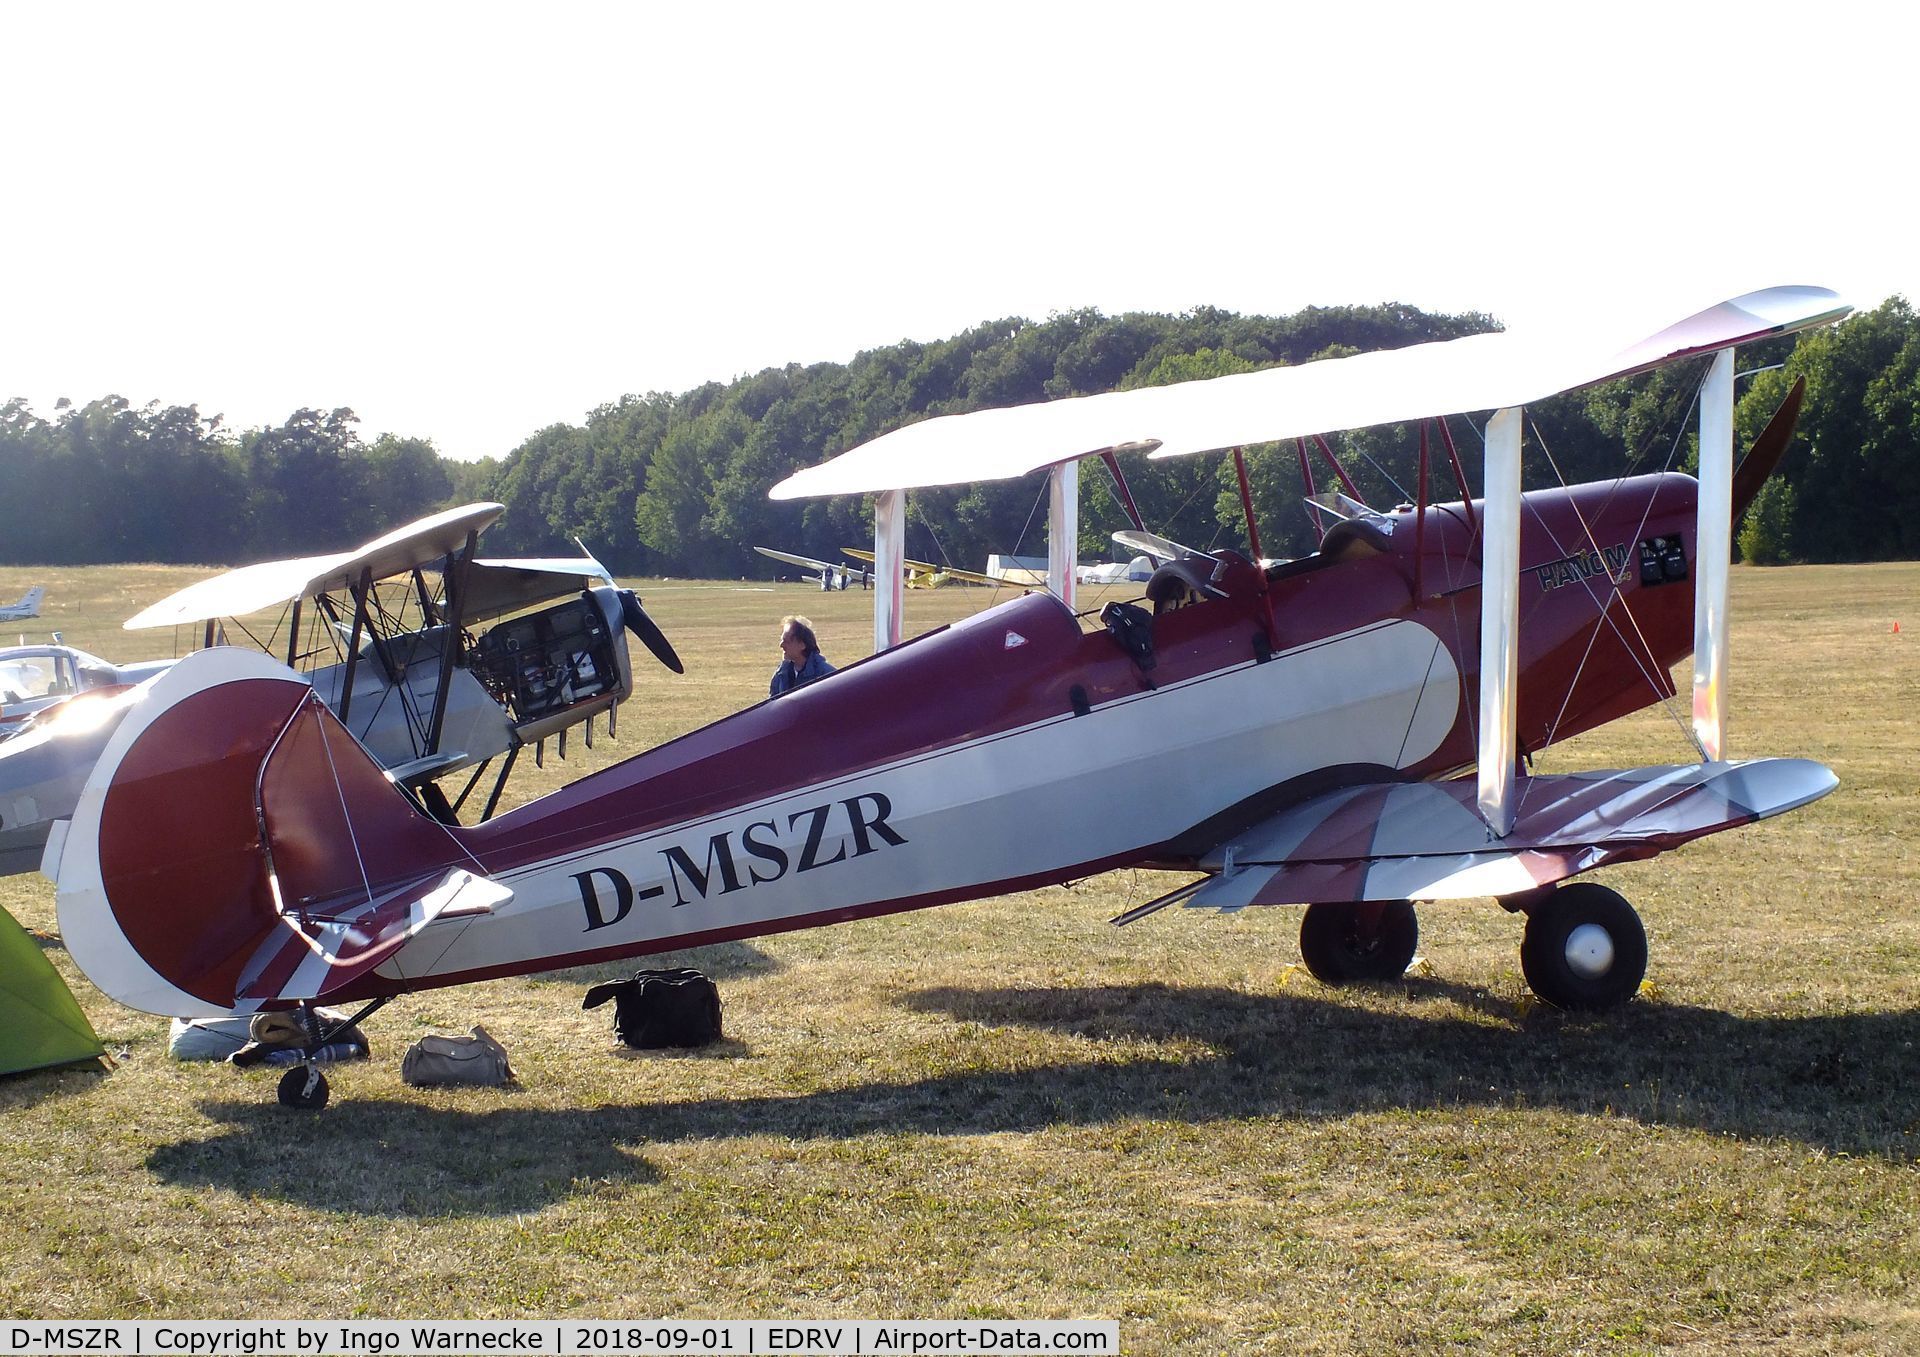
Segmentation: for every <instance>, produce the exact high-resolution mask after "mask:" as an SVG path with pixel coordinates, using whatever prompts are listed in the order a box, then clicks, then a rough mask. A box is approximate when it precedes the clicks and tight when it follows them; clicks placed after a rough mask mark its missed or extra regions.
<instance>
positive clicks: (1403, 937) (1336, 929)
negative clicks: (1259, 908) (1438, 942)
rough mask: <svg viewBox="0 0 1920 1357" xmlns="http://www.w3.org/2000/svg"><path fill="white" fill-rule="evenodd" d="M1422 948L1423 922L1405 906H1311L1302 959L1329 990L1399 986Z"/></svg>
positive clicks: (1393, 902)
mask: <svg viewBox="0 0 1920 1357" xmlns="http://www.w3.org/2000/svg"><path fill="white" fill-rule="evenodd" d="M1419 945H1420V920H1419V918H1418V916H1416V915H1415V914H1414V912H1413V906H1412V905H1410V904H1408V903H1407V902H1406V901H1405V900H1362V901H1359V902H1357V903H1354V904H1318V905H1309V906H1307V913H1306V917H1305V918H1303V919H1301V920H1300V957H1301V959H1302V960H1303V961H1305V962H1306V963H1307V969H1308V970H1309V971H1311V972H1313V978H1314V979H1316V980H1318V981H1320V982H1321V983H1322V984H1324V985H1345V984H1351V983H1353V982H1354V981H1365V980H1398V979H1399V978H1400V977H1401V976H1402V975H1405V974H1406V970H1407V967H1408V966H1409V965H1410V964H1412V962H1413V954H1414V951H1415V949H1416V948H1418V947H1419Z"/></svg>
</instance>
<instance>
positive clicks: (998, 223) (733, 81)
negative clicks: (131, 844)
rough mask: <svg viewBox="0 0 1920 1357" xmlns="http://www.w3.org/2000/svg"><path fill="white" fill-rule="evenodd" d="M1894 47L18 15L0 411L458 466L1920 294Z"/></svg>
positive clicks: (1080, 19) (750, 11)
mask: <svg viewBox="0 0 1920 1357" xmlns="http://www.w3.org/2000/svg"><path fill="white" fill-rule="evenodd" d="M1916 39H1920V18H1917V17H1916V15H1915V13H1914V12H1913V11H1910V10H1907V9H1906V8H1905V7H1904V6H1900V5H1884V4H1881V5H1874V6H1867V5H1855V4H1852V3H1845V2H1843V3H1832V2H1831V0H1828V2H1826V3H1821V4H1807V3H1796V4H1792V5H1775V4H1770V3H1742V4H1688V3H1684V0H1661V2H1660V3H1654V4H1641V3H1605V4H1589V3H1566V4H1559V5H1553V4H1541V3H1533V4H1525V5H1512V6H1493V5H1473V4H1456V5H1438V4H1422V5H1406V6H1399V5H1392V6H1389V5H1374V4H1365V3H1356V2H1354V0H1341V2H1339V3H1335V2H1333V0H1329V2H1328V3H1320V4H1314V5H1311V6H1308V5H1304V4H1283V3H1278V2H1277V0H1276V2H1275V3H1268V4H1259V5H1251V4H1250V5H1213V4H1206V3H1198V2H1197V0H1185V3H1181V4H1177V5H1176V4H1168V3H1164V0H1162V2H1161V3H1155V4H1152V5H1144V6H1133V5H1129V4H1125V3H1117V2H1113V0H1109V2H1108V3H1100V4H1050V3H1045V0H1024V3H1017V4H1002V3H998V2H997V0H968V3H966V4H953V5H937V6H936V5H917V4H908V3H899V0H894V2H893V3H886V4H873V5H852V4H805V3H788V4H777V5H776V4H768V5H747V4H728V3H703V4H688V3H673V4H639V3H632V4H621V5H602V4H575V5H566V4H556V5H539V6H536V5H527V4H516V5H500V4H492V3H463V4H458V5H454V4H432V5H429V4H399V3H393V2H392V0H386V2H384V3H378V4H361V3H355V2H353V0H334V2H333V3H328V4H325V5H300V6H296V5H287V4H262V3H257V2H251V0H250V2H249V3H245V4H226V3H194V4H187V3H143V4H134V5H124V6H120V5H101V4H90V5H83V4H35V5H26V4H21V5H11V6H7V7H5V8H4V9H0V52H4V53H5V54H6V61H5V68H6V73H5V76H4V78H0V144H3V146H4V151H5V158H4V163H3V164H0V174H4V175H5V183H6V192H5V198H4V202H3V203H0V261H4V268H5V283H4V292H0V398H5V397H7V396H14V395H19V396H25V397H27V398H28V399H29V401H30V402H32V404H33V406H34V408H35V409H36V410H37V411H39V412H40V413H41V414H43V415H48V416H51V414H52V412H53V402H54V399H55V398H56V397H58V396H68V397H71V398H72V399H74V400H75V401H78V402H84V401H87V400H91V399H94V398H97V397H99V396H103V395H106V394H109V393H113V394H119V395H123V396H126V397H128V398H129V399H131V400H133V401H134V402H136V403H144V402H146V401H148V400H152V399H158V400H160V401H162V402H165V403H189V402H192V403H197V404H198V405H199V406H200V408H201V410H202V412H203V413H209V414H210V413H215V412H219V413H221V414H223V415H224V416H225V417H226V419H227V421H228V423H229V424H231V425H240V426H248V425H256V424H263V423H278V422H280V421H281V420H283V419H285V418H286V416H287V415H288V414H290V413H291V412H292V411H293V410H294V409H296V408H298V407H300V406H303V405H309V406H314V407H318V408H322V409H331V408H333V407H335V406H339V405H348V406H352V407H353V408H354V409H355V410H357V411H358V412H359V413H360V416H361V419H362V429H363V433H364V434H365V436H367V437H372V436H373V435H375V434H377V433H379V432H382V431H392V432H395V433H401V434H409V435H418V436H423V437H428V438H431V439H432V440H433V441H434V443H435V445H436V446H437V447H439V449H440V450H441V451H442V452H445V453H448V454H450V455H453V456H461V457H474V456H483V455H502V454H505V453H506V452H508V451H510V450H511V449H512V448H513V447H514V446H515V445H516V444H517V443H519V442H520V441H521V440H522V439H524V438H525V437H526V436H527V435H529V434H531V433H533V432H534V431H536V430H538V429H540V428H542V427H544V426H546V425H548V424H552V423H556V422H561V421H565V422H570V423H578V422H580V421H581V420H582V419H583V418H584V416H585V414H586V412H587V411H588V410H589V409H591V408H592V407H594V406H595V405H598V404H601V403H603V402H607V401H612V400H615V399H617V398H618V397H619V396H620V395H622V394H623V393H626V392H642V391H652V390H658V391H680V390H685V389H686V388H688V387H691V386H694V385H697V384H699V383H701V382H704V381H709V380H719V381H726V380H729V379H731V378H733V377H735V376H738V375H740V374H742V373H747V372H752V371H756V370H758V369H760V368H762V367H766V366H768V365H774V364H781V363H787V362H803V363H805V362H818V361H823V360H831V361H844V360H846V359H848V358H851V357H852V356H853V355H854V354H855V353H857V352H859V351H860V350H862V349H866V348H873V347H876V346H879V345H884V344H890V343H893V342H895V341H898V340H901V339H906V338H911V339H920V340H931V339H938V338H942V337H945V336H947V335H950V334H953V333H955V332H957V331H959V330H962V329H964V328H966V327H968V326H970V325H972V324H975V323H977V322H980V321H983V320H987V319H992V318H999V317H1004V316H1013V315H1020V316H1027V317H1031V318H1035V319H1040V318H1044V317H1045V316H1047V315H1048V314H1050V313H1052V312H1056V311H1066V310H1071V309H1074V308H1078V307H1096V308H1098V309H1100V310H1102V311H1106V312H1109V313H1113V312H1119V311H1126V310H1155V311H1180V310H1185V309H1188V308H1190V307H1193V306H1196V305H1202V304H1205V305H1213V306H1219V307H1224V308H1226V309H1229V310H1233V311H1241V312H1265V313H1284V312H1289V311H1293V310H1296V309H1298V308H1300V307H1302V306H1306V305H1310V304H1342V303H1373V302H1383V301H1402V302H1408V303H1411V304H1414V305H1418V306H1422V307H1426V308H1429V309H1435V310H1484V311H1487V312H1490V313H1492V314H1493V315H1494V316H1496V317H1497V318H1499V319H1500V320H1502V321H1504V322H1506V323H1508V324H1510V325H1514V326H1525V325H1538V324H1544V323H1547V322H1549V321H1552V320H1554V319H1556V318H1558V319H1565V318H1567V317H1569V316H1575V315H1582V314H1587V313H1597V312H1607V313H1613V312H1617V311H1618V310H1620V309H1621V308H1623V307H1627V306H1630V305H1631V306H1634V307H1637V308H1638V309H1640V310H1641V311H1642V312H1643V313H1647V314H1650V315H1651V316H1652V318H1653V319H1655V320H1656V322H1657V323H1659V324H1664V323H1665V322H1666V321H1668V320H1671V319H1676V318H1677V317H1678V315H1679V314H1683V313H1684V311H1685V310H1687V309H1691V307H1692V304H1693V303H1695V302H1704V301H1708V300H1714V299H1717V298H1718V297H1721V296H1727V295H1731V294H1733V293H1737V292H1741V291H1746V290H1748V289H1751V288H1756V287H1765V286H1771V285H1774V284H1778V283H1818V284H1823V285H1825V286H1829V287H1835V288H1838V289H1839V290H1841V291H1842V292H1844V293H1846V294H1847V295H1848V296H1849V298H1850V299H1852V300H1854V301H1855V302H1856V303H1857V304H1859V305H1862V306H1871V305H1874V304H1877V303H1878V302H1879V301H1881V300H1883V299H1884V298H1885V297H1886V296H1888V295H1889V294H1892V293H1902V294H1905V295H1906V296H1908V297H1909V298H1910V299H1914V300H1916V301H1920V253H1917V252H1916V248H1915V245H1914V241H1915V238H1916V227H1915V220H1916V212H1915V210H1914V209H1915V206H1916V196H1917V195H1916V190H1915V186H1914V182H1915V173H1916V164H1915V150H1916V136H1915V132H1916V127H1917V125H1920V114H1917V113H1916V110H1917V109H1920V104H1916V102H1915V96H1914V93H1913V90H1912V88H1911V85H1912V79H1913V71H1914V61H1915V53H1916V51H1920V42H1917V41H1916ZM1652 297H1659V298H1663V299H1670V300H1661V301H1658V302H1652V303H1649V301H1648V299H1649V298H1652ZM1676 305H1677V306H1679V307H1680V309H1679V310H1675V307H1676ZM1670 312H1671V313H1672V314H1669V313H1670Z"/></svg>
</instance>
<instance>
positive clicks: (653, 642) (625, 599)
mask: <svg viewBox="0 0 1920 1357" xmlns="http://www.w3.org/2000/svg"><path fill="white" fill-rule="evenodd" d="M620 616H621V618H622V620H624V621H625V622H626V624H627V630H628V631H630V632H632V633H633V634H634V635H635V636H638V637H639V638H640V643H641V644H642V645H644V646H645V647H646V648H647V649H648V650H651V651H652V652H653V658H654V659H656V660H658V661H660V663H662V664H664V665H666V666H667V668H669V669H671V670H673V672H674V673H676V674H684V673H686V672H687V667H686V666H685V665H683V664H681V663H680V657H679V656H678V655H676V654H674V652H673V643H672V642H671V641H669V640H667V636H666V633H665V632H663V631H661V630H660V627H659V625H658V624H657V623H655V622H654V620H653V619H652V618H651V617H648V616H647V610H646V609H645V608H643V607H641V606H640V595H638V594H636V593H634V592H633V590H631V589H622V590H621V591H620Z"/></svg>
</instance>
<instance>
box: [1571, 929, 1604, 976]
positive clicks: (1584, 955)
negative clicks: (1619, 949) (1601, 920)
mask: <svg viewBox="0 0 1920 1357" xmlns="http://www.w3.org/2000/svg"><path fill="white" fill-rule="evenodd" d="M1567 968H1568V969H1569V970H1571V971H1572V972H1573V973H1574V974H1575V975H1577V976H1579V977H1580V978H1581V979H1582V980H1598V979H1599V978H1600V977H1601V976H1603V975H1605V974H1606V973H1607V972H1608V971H1610V970H1612V969H1613V934H1611V933H1609V932H1607V930H1606V929H1604V928H1602V927H1601V926H1600V925H1599V924H1581V925H1580V926H1579V927H1578V928H1576V929H1574V930H1573V932H1571V933H1569V934H1567Z"/></svg>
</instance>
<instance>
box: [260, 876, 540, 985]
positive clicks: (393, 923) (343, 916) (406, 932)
mask: <svg viewBox="0 0 1920 1357" xmlns="http://www.w3.org/2000/svg"><path fill="white" fill-rule="evenodd" d="M512 899H513V892H512V891H511V890H509V889H507V887H505V886H502V885H501V884H500V883H499V882H497V881H491V880H488V879H487V878H486V877H484V876H476V875H475V874H474V873H472V872H469V871H467V870H466V869H464V868H460V867H456V868H454V869H453V870H451V871H448V872H444V873H440V874H436V875H434V876H430V877H427V878H425V879H423V880H422V881H420V882H419V883H417V884H415V885H412V886H408V887H405V888H402V889H400V890H395V891H389V892H387V893H385V894H384V895H382V896H380V897H379V898H376V899H373V900H363V901H357V902H353V903H351V904H349V905H347V906H345V907H341V906H335V907H334V909H333V910H332V912H330V913H328V912H322V911H318V910H304V911H301V912H300V913H298V914H284V915H282V916H281V917H280V927H279V928H278V929H276V930H275V931H274V932H273V933H271V934H269V935H268V937H267V939H266V940H265V941H264V942H262V943H261V945H260V948H259V950H258V951H256V952H255V953H254V955H253V959H252V961H251V962H250V963H249V964H248V966H247V968H246V969H245V970H244V971H242V972H241V975H240V981H239V984H238V986H237V997H238V998H239V999H240V1000H241V1001H242V1002H243V1003H245V1004H253V1003H265V1002H267V1001H269V1000H287V999H316V1000H324V999H327V998H330V997H332V996H333V995H334V994H335V993H336V992H337V991H338V990H340V989H342V988H344V987H345V986H346V985H348V984H349V983H351V982H352V981H355V980H358V979H359V978H360V977H361V976H363V975H365V974H366V973H367V972H368V971H370V970H373V969H374V968H375V967H377V966H379V965H381V964H382V963H383V962H385V961H386V960H387V959H388V958H389V957H391V956H393V955H394V953H396V952H398V951H399V950H400V949H401V947H403V946H404V945H405V944H406V943H407V942H408V941H410V940H411V939H412V938H413V937H414V936H415V935H416V934H418V933H419V932H420V931H421V930H422V929H424V928H426V927H427V925H429V924H432V923H437V922H439V921H440V920H442V919H457V918H470V917H472V916H474V915H479V914H490V913H492V912H493V910H494V909H495V908H497V907H499V906H501V905H505V904H506V903H508V902H509V901H510V900H512Z"/></svg>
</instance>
